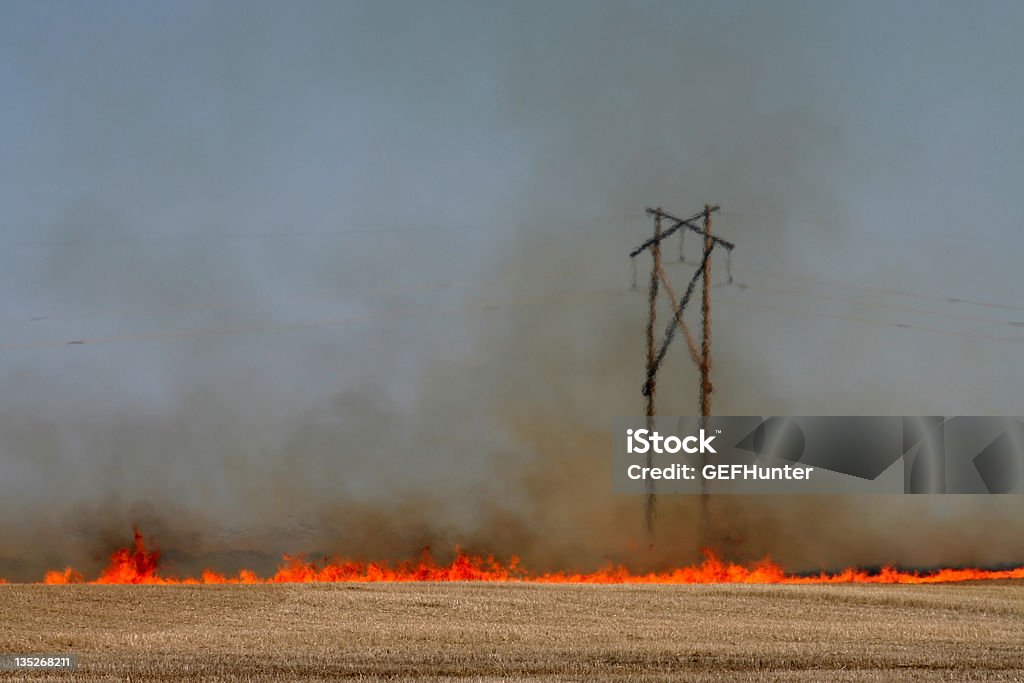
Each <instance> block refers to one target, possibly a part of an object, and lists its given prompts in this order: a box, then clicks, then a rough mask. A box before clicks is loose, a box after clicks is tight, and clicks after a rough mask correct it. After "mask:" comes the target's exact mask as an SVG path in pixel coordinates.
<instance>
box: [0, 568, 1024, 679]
mask: <svg viewBox="0 0 1024 683" xmlns="http://www.w3.org/2000/svg"><path fill="white" fill-rule="evenodd" d="M44 652H45V653H71V654H76V655H78V657H79V661H80V665H79V669H78V670H77V671H76V672H74V673H73V674H72V673H67V674H53V673H49V674H46V673H41V672H35V673H33V674H31V675H30V676H28V678H31V679H32V680H61V681H67V680H75V681H101V680H103V681H105V680H121V681H127V680H132V681H140V680H161V681H174V680H208V681H290V680H298V679H306V680H308V679H312V680H327V679H336V678H347V679H351V680H368V681H369V680H384V679H386V680H405V679H413V678H416V679H428V680H451V679H460V680H512V681H518V680H542V681H562V680H617V681H662V680H664V681H669V680H680V679H684V680H696V681H719V680H750V679H752V678H756V679H761V680H785V681H827V680H867V681H888V680H893V679H900V680H927V681H934V680H1003V681H1022V680H1024V584H1022V583H1020V582H1018V583H1012V582H978V583H967V584H943V585H925V586H869V585H840V586H818V585H812V586H772V585H691V586H622V585H618V586H608V585H604V586H586V585H528V584H509V583H495V584H488V583H420V584H381V583H377V584H305V585H303V584H293V585H272V586H83V585H70V586H38V585H7V586H0V654H4V653H44ZM25 678H26V675H25V674H24V673H21V672H17V673H15V672H0V681H7V680H24V679H25Z"/></svg>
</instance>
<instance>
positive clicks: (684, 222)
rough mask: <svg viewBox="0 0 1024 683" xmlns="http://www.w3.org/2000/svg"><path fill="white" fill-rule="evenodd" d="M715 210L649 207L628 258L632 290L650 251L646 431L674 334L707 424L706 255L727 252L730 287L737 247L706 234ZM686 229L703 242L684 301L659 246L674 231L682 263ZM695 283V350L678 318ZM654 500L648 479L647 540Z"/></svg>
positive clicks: (708, 294)
mask: <svg viewBox="0 0 1024 683" xmlns="http://www.w3.org/2000/svg"><path fill="white" fill-rule="evenodd" d="M718 209H719V207H718V206H717V205H716V206H710V205H708V204H705V205H704V210H703V211H701V212H699V213H696V214H694V215H692V216H690V217H689V218H679V217H678V216H674V215H672V214H670V213H669V212H667V211H665V210H664V209H662V208H661V207H660V206H659V207H658V208H656V209H651V208H648V209H647V214H648V215H650V216H653V217H654V236H653V237H651V238H650V239H648V240H647V241H645V242H644V243H643V244H641V245H640V246H638V247H637V248H636V249H634V250H633V251H631V252H630V253H629V258H630V259H631V261H632V263H633V273H634V282H633V285H634V287H635V286H636V257H637V256H639V255H640V254H642V253H643V252H644V251H648V250H649V251H650V252H651V277H650V281H649V285H648V291H647V302H648V313H647V335H646V339H647V376H646V379H645V380H644V385H643V395H644V400H645V409H646V415H647V428H648V429H653V428H654V416H655V415H656V412H655V402H654V398H655V390H656V388H657V379H658V370H659V369H660V368H661V365H662V362H663V361H664V360H665V354H666V353H667V352H668V347H669V344H671V343H672V340H673V338H674V337H675V335H676V332H677V331H678V332H682V334H683V336H684V337H685V338H686V345H687V349H688V350H689V354H690V358H691V359H692V360H693V362H694V364H695V365H696V366H697V369H698V370H699V372H700V385H699V387H698V396H699V399H700V411H701V417H702V418H703V424H704V426H706V421H707V418H708V417H709V416H710V415H711V392H712V384H711V253H712V252H713V251H714V250H715V248H716V247H722V248H723V249H725V250H726V271H727V273H728V277H729V283H732V281H733V279H732V267H731V262H732V251H733V249H735V247H736V245H734V244H733V243H732V242H729V241H727V240H724V239H722V238H720V237H715V236H714V235H713V234H712V233H711V214H713V213H715V212H716V211H718ZM701 219H703V221H702V222H703V225H698V224H697V223H696V221H700V220H701ZM666 220H667V221H669V222H670V223H672V226H671V227H669V228H668V229H663V222H664V221H666ZM686 231H692V232H695V233H697V234H698V235H701V236H702V237H703V238H704V239H703V242H704V245H703V256H702V258H701V260H700V261H699V262H697V263H696V264H690V265H696V266H697V268H696V270H694V272H693V275H692V276H691V277H690V281H689V283H687V285H686V291H685V292H683V298H682V299H679V297H677V296H676V292H675V289H674V288H673V287H672V282H671V280H670V279H669V277H668V275H667V274H666V272H665V268H664V266H663V265H662V260H661V243H662V241H664V240H665V239H667V238H669V237H671V236H672V235H673V234H675V233H676V232H678V233H679V238H680V248H679V254H680V261H681V262H683V263H686V260H685V255H684V252H683V241H682V240H683V237H684V235H685V234H686ZM698 280H703V286H702V292H701V340H700V347H699V348H698V346H697V341H696V339H695V338H694V336H693V333H692V332H691V331H690V328H689V327H688V326H687V324H686V321H685V320H684V319H683V312H684V310H685V309H686V305H687V304H688V303H689V302H690V299H691V298H692V297H693V293H694V290H695V289H696V287H697V281H698ZM661 287H664V288H665V291H666V293H667V294H668V298H669V301H670V303H671V304H672V316H671V319H670V320H669V322H668V325H667V326H666V328H665V334H664V336H663V338H662V341H661V344H660V345H656V344H655V338H654V332H655V325H656V322H657V315H658V305H657V304H658V294H659V290H660V288H661ZM652 462H653V454H652V453H651V452H649V451H648V453H647V465H648V466H650V465H651V464H652ZM656 501H657V499H656V497H655V491H654V482H653V480H651V479H647V480H646V496H645V499H644V523H645V525H646V527H647V533H648V535H649V536H653V533H654V518H655V504H656ZM707 502H708V499H707V495H706V494H705V493H702V494H701V535H702V536H704V535H706V529H707Z"/></svg>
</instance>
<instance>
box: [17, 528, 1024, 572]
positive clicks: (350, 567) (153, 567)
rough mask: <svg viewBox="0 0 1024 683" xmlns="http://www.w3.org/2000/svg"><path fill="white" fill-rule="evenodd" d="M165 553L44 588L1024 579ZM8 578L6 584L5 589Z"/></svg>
mask: <svg viewBox="0 0 1024 683" xmlns="http://www.w3.org/2000/svg"><path fill="white" fill-rule="evenodd" d="M159 560H160V552H159V551H157V550H148V549H147V548H146V543H145V540H144V539H143V537H142V534H140V533H139V532H138V531H135V541H134V544H133V545H132V547H128V548H120V549H118V550H115V551H114V552H113V553H111V555H110V562H109V563H108V565H107V567H106V568H105V569H104V570H103V571H102V572H101V573H100V575H99V577H97V578H96V579H94V580H92V581H86V580H85V579H84V578H83V577H82V575H81V574H79V573H78V572H77V571H75V570H74V569H72V568H71V567H68V568H66V569H63V570H60V571H50V572H47V573H46V576H45V577H44V578H43V583H46V584H69V583H91V584H266V583H312V582H329V583H336V582H345V581H351V582H373V581H404V582H408V581H521V582H531V583H588V584H625V583H630V584H657V583H663V584H695V583H785V584H811V583H890V584H891V583H949V582H956V581H978V580H995V579H1024V567H1017V568H1015V569H1006V570H985V569H940V570H938V571H934V572H929V573H919V572H912V571H903V570H900V569H897V568H895V567H885V568H883V569H882V570H881V571H879V572H868V571H864V570H861V569H854V568H850V569H845V570H843V571H841V572H838V573H835V574H828V573H825V572H822V573H821V574H816V575H811V576H807V575H794V574H786V573H785V572H784V571H783V570H782V568H781V567H779V565H777V564H775V563H774V562H772V561H771V560H769V559H764V560H761V561H760V562H757V563H755V564H752V565H746V566H744V565H738V564H732V563H728V562H724V561H722V560H721V559H720V558H718V557H717V556H716V555H715V554H714V553H712V552H710V551H706V552H705V559H704V561H703V562H702V563H701V564H698V565H694V566H690V567H681V568H678V569H670V570H666V571H661V572H651V573H647V574H637V573H633V572H631V571H629V570H628V569H626V568H625V567H622V566H608V567H605V568H603V569H599V570H597V571H595V572H590V573H570V572H553V573H532V572H529V571H527V570H525V569H522V568H521V567H520V566H519V561H518V560H517V559H516V558H513V559H512V560H511V561H510V562H508V563H502V562H500V561H498V560H496V559H495V558H494V557H492V556H490V555H487V556H477V555H469V554H466V553H463V552H458V553H457V554H456V556H455V559H454V560H452V562H451V564H449V565H439V564H437V563H436V562H435V561H434V560H433V558H432V557H431V556H430V553H429V551H424V552H423V553H422V555H421V556H420V557H419V559H418V560H415V561H410V562H401V563H398V564H395V565H391V564H388V563H383V562H356V561H350V560H336V561H327V562H325V563H323V564H318V563H316V562H308V561H306V560H305V559H303V558H302V557H292V556H287V555H286V556H285V557H284V560H283V562H282V563H281V565H280V566H279V567H278V570H277V572H276V573H274V575H273V576H269V577H262V576H259V575H257V574H256V573H255V572H252V571H249V570H242V571H241V572H239V573H238V574H237V575H235V576H226V575H224V574H220V573H217V572H214V571H210V570H206V571H204V572H203V573H202V574H201V575H200V576H198V577H185V578H175V577H170V576H162V575H161V574H160V573H159V571H158V565H159ZM2 582H3V580H2V579H0V583H2Z"/></svg>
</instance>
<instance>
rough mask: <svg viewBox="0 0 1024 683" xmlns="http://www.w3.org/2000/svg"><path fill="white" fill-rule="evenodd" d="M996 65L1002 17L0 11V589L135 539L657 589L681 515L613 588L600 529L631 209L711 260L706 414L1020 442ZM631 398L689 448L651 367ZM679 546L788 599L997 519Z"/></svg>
mask: <svg viewBox="0 0 1024 683" xmlns="http://www.w3.org/2000/svg"><path fill="white" fill-rule="evenodd" d="M1021 29H1024V7H1022V6H1021V5H1019V4H1016V3H999V2H984V3H979V4H973V5H971V6H970V7H968V6H966V5H964V4H962V3H936V2H929V3H923V2H921V3H914V2H907V3H901V4H900V5H899V6H892V5H891V4H890V3H858V4H856V6H854V5H852V4H850V5H846V4H840V3H820V2H807V3H799V2H786V3H782V4H777V5H775V6H772V7H766V6H763V5H761V4H758V3H705V4H704V5H695V4H690V5H687V6H682V5H681V4H680V3H654V2H650V3H643V4H639V5H637V4H631V5H625V4H622V3H602V2H589V1H588V2H563V3H558V4H555V5H552V4H551V3H533V4H531V3H486V4H481V3H469V2H463V3H459V2H436V3H413V2H408V3H399V2H382V3H369V2H365V3H362V2H351V3H316V2H307V3H302V4H300V5H297V6H292V7H287V8H286V7H285V6H284V5H281V4H279V3H257V2H251V3H245V4H244V6H243V5H242V4H232V3H187V2H185V3H183V2H175V3H147V4H146V5H135V4H129V3H99V2H98V3H89V4H88V5H85V4H81V3H70V2H69V3H46V4H38V3H31V2H21V3H6V4H5V5H4V6H3V7H2V9H0V92H2V93H3V101H4V103H5V107H4V111H3V113H2V114H0V140H2V152H0V207H2V208H0V230H2V232H0V240H2V245H3V248H2V250H0V264H2V265H0V284H2V288H0V377H2V380H3V386H4V391H3V392H2V394H0V576H6V577H9V578H38V576H39V575H40V572H41V571H42V569H43V568H48V567H53V566H59V565H63V564H67V563H74V564H76V565H77V566H79V568H81V569H82V570H83V571H85V572H86V573H88V572H89V570H91V569H92V570H94V569H95V568H96V567H97V566H98V565H99V563H100V562H102V560H103V557H104V555H105V553H106V552H107V551H109V550H110V549H111V548H112V547H114V546H115V545H119V544H122V543H124V542H125V540H126V538H127V534H128V531H129V529H130V527H131V525H132V524H133V523H137V524H139V525H140V527H141V528H142V530H143V531H144V532H145V533H147V534H148V535H150V536H154V537H155V540H156V541H157V542H158V544H159V545H161V546H163V548H164V549H165V555H166V557H167V559H168V562H169V563H170V564H171V567H170V568H171V569H172V570H179V571H186V570H195V569H196V568H201V566H202V565H203V564H208V563H213V564H214V565H216V566H217V567H218V568H224V569H228V570H232V569H237V568H238V567H240V566H242V565H246V566H257V568H260V565H261V563H262V566H263V567H266V566H267V564H268V563H269V564H271V565H272V564H273V563H274V562H276V560H277V558H278V556H279V554H280V553H281V552H310V553H321V552H326V553H342V554H348V555H356V556H362V557H368V558H395V557H406V556H409V555H410V554H412V553H414V552H415V551H416V550H418V549H419V548H420V547H422V546H424V545H432V546H433V547H434V548H435V549H437V550H443V549H448V548H451V547H453V546H454V545H455V544H461V545H462V546H463V547H466V548H467V549H471V550H482V551H491V552H495V553H498V554H503V555H507V554H512V553H515V554H519V555H521V556H522V557H523V560H524V562H525V563H526V564H528V565H529V566H531V567H534V568H536V569H554V568H563V569H564V568H576V567H579V568H588V567H593V566H596V565H597V564H600V563H603V562H607V561H614V562H626V563H630V564H631V565H634V566H637V567H644V566H656V565H664V564H666V563H669V562H689V561H692V560H693V559H694V557H695V555H696V551H697V548H696V545H697V536H696V528H697V525H696V520H695V511H696V501H694V500H692V499H690V498H685V497H675V498H662V499H661V500H659V506H660V507H659V526H658V536H657V539H656V543H655V545H654V547H653V548H647V541H646V539H645V538H644V536H643V527H642V512H641V506H642V503H641V501H640V500H639V499H636V498H630V497H621V496H612V495H611V493H610V483H609V476H608V457H609V437H610V433H609V430H610V428H611V420H612V418H613V417H614V416H616V415H629V414H637V413H640V412H641V410H642V402H641V397H640V385H641V380H642V376H643V362H644V357H643V347H642V340H643V326H644V315H645V304H644V294H643V293H633V292H629V291H628V284H629V276H630V270H629V263H628V259H627V257H626V254H627V253H628V251H629V250H630V249H631V248H632V247H633V246H635V245H636V244H637V243H638V242H640V241H641V240H642V239H644V238H645V237H646V236H647V235H648V234H649V231H650V224H649V222H648V220H647V218H646V217H645V216H644V215H643V208H644V207H645V206H654V205H659V204H660V205H663V206H664V207H665V208H666V209H668V210H670V211H674V212H677V213H687V212H691V211H694V210H697V209H699V208H700V207H702V206H703V204H704V203H705V202H714V203H720V204H721V205H722V206H723V211H722V212H721V213H720V214H718V215H716V219H715V229H716V231H717V232H718V233H720V234H722V235H724V236H727V237H728V238H729V239H731V240H733V241H735V242H736V243H737V245H738V246H737V250H736V255H735V262H734V264H733V266H734V271H735V274H736V277H737V279H738V280H740V281H741V282H744V283H746V284H748V285H750V286H749V288H748V289H745V290H739V289H735V288H719V289H716V290H715V292H714V294H713V297H714V335H715V347H714V348H715V370H714V372H715V376H714V380H715V393H714V401H715V404H714V408H715V412H716V413H718V414H723V415H729V414H734V415H743V414H758V415H780V414H868V415H874V414H908V415H929V414H936V415H957V414H1006V415H1022V414H1024V398H1022V395H1021V392H1020V385H1021V382H1020V380H1021V377H1022V371H1024V364H1022V362H1021V360H1020V359H1021V351H1022V343H1024V329H1021V327H1020V326H1014V325H1013V323H1019V322H1021V321H1024V311H1022V310H1021V309H1020V308H1019V307H1020V306H1021V304H1020V292H1021V291H1022V287H1024V274H1022V271H1021V269H1020V265H1019V255H1020V254H1021V253H1022V250H1024V230H1022V229H1021V228H1022V227H1024V226H1022V216H1024V196H1022V195H1021V193H1020V191H1019V188H1020V186H1021V184H1022V181H1024V169H1022V165H1021V164H1022V159H1024V134H1022V132H1021V131H1022V129H1021V126H1020V121H1021V120H1022V118H1024V117H1022V113H1024V112H1022V109H1024V85H1022V84H1021V81H1020V79H1019V78H1018V77H1017V75H1016V69H1017V66H1018V65H1019V64H1020V63H1021V62H1022V59H1024V47H1022V46H1021V43H1020V41H1019V39H1018V36H1019V35H1020V32H1021ZM955 45H959V46H969V49H951V46H955ZM689 246H690V248H691V257H692V256H693V255H694V254H695V253H696V244H695V243H693V242H691V243H690V244H689ZM675 249H676V243H675V242H672V243H671V245H669V247H668V251H669V253H670V254H674V250H675ZM638 265H640V266H641V270H642V269H643V268H644V267H646V262H643V261H641V262H640V263H639V264H638ZM670 272H671V273H672V274H673V276H674V277H675V278H676V279H677V281H680V285H682V284H684V283H685V279H684V278H685V277H686V273H687V269H686V268H684V267H682V266H678V265H677V266H670ZM714 272H715V274H716V280H717V279H722V278H724V275H723V263H722V262H721V261H715V264H714ZM807 278H812V279H813V281H812V280H808V279H807ZM820 281H828V282H840V283H848V284H853V285H858V286H867V287H874V288H883V289H888V290H900V291H904V292H916V293H924V294H930V295H934V296H936V297H940V299H927V298H921V297H911V296H904V295H899V296H896V295H891V294H890V295H884V294H881V293H879V292H878V291H875V290H871V291H867V290H863V289H850V288H843V287H834V286H828V285H821V284H820ZM942 297H955V298H959V299H969V300H976V301H980V302H984V303H987V304H1000V305H1008V307H1002V308H996V307H992V306H975V305H970V304H965V303H950V302H948V301H945V300H942ZM1015 307H1016V308H1015ZM663 319H664V318H663ZM899 325H904V326H906V325H909V326H910V327H900V326H899ZM921 328H926V329H921ZM72 341H82V342H83V343H82V344H71V345H67V344H66V342H72ZM662 377H663V378H662V380H661V381H660V383H659V402H660V409H661V411H662V412H664V413H678V414H689V413H693V412H695V411H696V409H697V407H696V400H695V381H694V379H695V372H694V370H693V369H692V368H691V367H690V365H689V361H688V359H687V358H686V354H685V350H684V347H683V346H682V345H679V347H678V348H673V349H672V350H671V353H670V354H669V362H668V364H667V366H666V368H665V369H664V374H663V376H662ZM713 508H714V514H715V517H714V519H713V524H714V526H715V531H716V534H717V537H718V538H719V539H721V542H722V546H723V549H724V550H725V552H727V553H728V554H729V555H730V556H732V557H735V558H737V559H753V558H757V557H760V556H762V555H764V554H766V553H770V554H771V555H772V556H773V557H774V558H775V559H776V560H778V561H779V562H780V563H782V564H783V565H784V566H786V567H787V568H789V569H816V568H820V567H822V566H830V567H832V566H838V565H845V564H852V563H858V564H880V563H897V562H898V563H903V564H910V565H935V564H993V563H1009V562H1014V563H1021V562H1024V523H1022V522H1021V521H1020V519H1021V512H1022V503H1021V499H1020V498H1019V497H1016V496H1007V497H987V498H984V499H974V498H970V499H966V498H965V499H955V497H950V498H949V499H943V500H938V501H937V500H932V499H928V498H923V497H922V498H916V499H913V500H911V499H888V500H882V501H880V500H877V499H844V500H835V499H831V500H818V499H798V500H794V499H787V500H781V499H742V500H741V499H734V500H728V501H721V500H720V501H715V503H714V506H713ZM982 529H984V531H985V538H984V539H983V540H982V539H981V538H980V537H981V534H980V533H979V532H980V530H982Z"/></svg>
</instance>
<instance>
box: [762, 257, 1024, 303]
mask: <svg viewBox="0 0 1024 683" xmlns="http://www.w3.org/2000/svg"><path fill="white" fill-rule="evenodd" d="M745 270H749V271H751V272H755V273H760V274H762V275H765V276H767V277H772V278H780V279H790V280H800V281H804V282H811V283H814V284H818V285H824V286H827V287H843V288H847V289H855V290H859V291H863V292H871V293H875V294H885V295H890V296H892V295H895V296H905V297H915V298H919V299H929V300H932V301H941V302H942V303H946V304H967V305H970V306H980V307H982V308H995V309H1004V310H1010V311H1024V306H1016V305H1012V304H1002V303H992V302H988V301H980V300H978V299H966V298H961V297H954V296H942V295H937V294H923V293H921V292H910V291H906V290H902V289H890V288H885V287H873V286H870V285H857V284H851V283H847V282H837V281H835V280H823V279H820V278H816V277H811V276H810V275H801V274H796V273H790V274H786V275H783V274H780V273H775V272H772V271H769V270H764V269H761V268H757V267H753V266H746V268H745Z"/></svg>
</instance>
